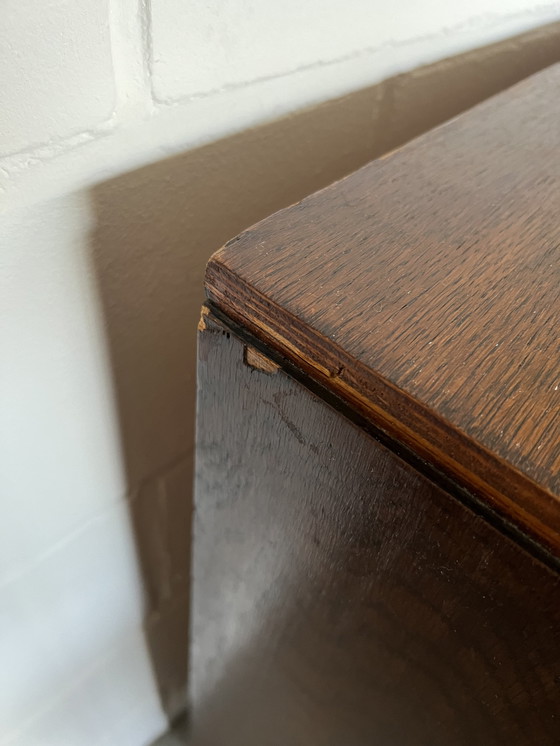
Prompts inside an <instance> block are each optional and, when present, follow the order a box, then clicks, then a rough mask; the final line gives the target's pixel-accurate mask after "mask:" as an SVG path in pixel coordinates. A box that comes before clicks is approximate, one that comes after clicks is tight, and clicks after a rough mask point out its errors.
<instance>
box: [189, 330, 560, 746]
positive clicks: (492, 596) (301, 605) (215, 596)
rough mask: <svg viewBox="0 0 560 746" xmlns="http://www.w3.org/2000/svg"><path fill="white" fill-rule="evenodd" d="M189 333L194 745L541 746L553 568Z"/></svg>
mask: <svg viewBox="0 0 560 746" xmlns="http://www.w3.org/2000/svg"><path fill="white" fill-rule="evenodd" d="M200 329H201V331H200V337H199V368H198V374H199V389H198V392H199V393H198V397H199V398H198V426H197V428H198V429H197V458H196V464H197V468H196V472H197V479H196V485H197V487H196V510H195V522H194V560H193V610H194V615H193V634H192V658H191V659H192V689H191V701H192V705H193V706H192V725H193V732H192V744H193V746H280V745H281V746H300V745H301V746H505V745H506V744H507V745H508V746H511V745H515V746H537V745H538V746H557V744H558V743H560V707H559V705H560V645H559V634H560V632H559V630H560V605H559V604H558V589H559V577H558V573H557V572H555V571H554V569H551V568H549V567H547V566H546V565H544V564H543V563H541V562H540V561H538V560H537V559H535V558H534V557H532V556H531V555H530V554H529V553H528V552H527V551H525V550H524V549H522V548H521V547H520V546H519V545H518V544H517V543H516V542H515V541H512V540H511V539H509V538H507V537H506V536H504V535H503V534H502V533H501V532H500V531H499V530H497V529H496V528H495V527H494V526H492V525H490V523H489V522H488V521H486V520H485V519H483V518H482V517H480V516H479V515H476V514H475V513H474V512H472V511H471V510H470V509H469V508H468V507H466V506H465V505H463V504H462V503H461V502H459V500H457V499H455V498H454V497H452V496H450V495H449V494H448V493H447V492H445V491H444V490H442V489H441V488H439V487H438V486H436V485H434V484H433V483H432V482H431V481H430V480H428V479H427V478H426V477H424V476H423V475H422V474H420V473H419V472H417V471H416V470H415V469H413V468H411V467H410V466H409V465H408V464H406V463H404V462H403V461H401V460H400V459H399V458H398V457H397V456H395V454H394V453H392V452H391V451H389V450H388V449H386V448H384V447H383V446H382V445H380V444H379V443H378V442H376V441H375V440H374V439H373V438H372V437H370V436H369V435H368V434H366V433H365V432H364V431H363V430H361V429H360V428H358V427H356V426H355V425H353V424H352V423H351V422H350V421H349V420H348V419H346V418H345V417H344V416H342V415H341V414H340V412H338V411H336V410H335V409H333V408H331V407H330V406H329V405H327V404H326V403H325V402H324V401H323V400H322V399H320V398H318V397H317V396H315V395H313V394H312V393H310V392H309V391H308V390H307V389H306V388H305V387H304V386H303V385H301V384H300V383H298V382H297V381H295V380H294V379H293V378H292V377H290V376H289V375H286V373H285V372H284V371H283V370H282V369H279V368H278V366H276V365H274V364H273V363H271V362H270V361H267V360H266V358H265V357H263V356H262V355H261V354H260V353H256V354H255V353H254V352H253V351H251V349H250V348H247V347H245V346H244V344H243V343H242V342H241V341H240V340H239V339H238V338H237V337H236V336H235V335H234V334H231V333H230V331H229V329H227V328H226V327H223V326H221V325H220V324H219V323H218V322H216V320H215V318H213V317H212V315H210V316H208V315H206V316H204V317H203V320H202V323H201V326H200ZM189 743H191V741H189Z"/></svg>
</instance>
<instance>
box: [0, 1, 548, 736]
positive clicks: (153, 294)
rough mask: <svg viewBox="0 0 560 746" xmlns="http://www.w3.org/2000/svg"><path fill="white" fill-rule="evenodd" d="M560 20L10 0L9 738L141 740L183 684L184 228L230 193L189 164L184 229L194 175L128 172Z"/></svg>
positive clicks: (1, 586) (504, 11)
mask: <svg viewBox="0 0 560 746" xmlns="http://www.w3.org/2000/svg"><path fill="white" fill-rule="evenodd" d="M558 17H560V5H559V4H558V3H550V2H549V3H541V4H535V3H534V2H527V0H472V1H471V2H470V3H453V2H449V1H448V0H427V1H426V2H423V3H419V2H417V0H397V1H396V2H393V3H387V2H385V1H382V0H321V1H319V0H286V2H283V3H278V2H272V1H271V0H259V1H258V2H257V0H212V1H211V2H204V3H195V2H185V0H151V2H150V1H149V0H95V2H91V1H90V0H4V3H3V5H2V24H0V91H1V106H0V154H1V155H2V157H1V158H0V204H1V217H0V283H1V288H0V350H1V353H0V411H1V413H2V416H1V419H0V459H1V461H0V511H1V513H0V515H1V520H0V661H1V665H0V744H1V746H51V745H52V746H102V745H104V744H106V745H107V746H116V744H119V746H141V745H142V744H147V743H149V742H150V741H151V740H152V739H153V738H154V737H156V736H157V735H158V734H159V733H160V732H161V731H162V730H164V729H165V727H166V717H165V715H164V712H163V709H162V705H161V703H160V696H161V688H162V686H163V689H164V690H165V700H166V702H167V709H168V711H170V712H171V713H173V712H177V711H179V710H180V709H181V707H182V706H183V705H184V692H183V690H182V689H181V686H180V684H181V682H182V678H181V667H182V666H183V665H184V660H183V656H185V655H186V651H184V650H182V649H180V645H181V644H183V642H184V627H185V624H186V621H185V619H186V608H187V606H186V604H187V594H188V586H187V578H186V577H185V574H186V570H185V568H186V566H187V557H186V556H185V554H184V548H185V546H186V543H185V541H184V536H183V534H182V533H181V532H183V533H184V532H186V531H187V525H188V514H187V513H188V511H187V510H186V509H185V512H184V515H182V520H180V521H178V520H177V508H178V506H179V509H180V506H181V504H182V503H183V502H185V503H186V502H187V497H188V494H189V489H190V484H189V480H190V470H189V463H190V453H191V449H192V436H191V429H192V401H191V399H192V397H190V399H189V397H187V396H186V395H185V394H184V392H186V391H191V390H192V387H193V365H192V358H193V355H194V349H193V347H192V343H191V341H190V340H191V339H192V330H191V329H190V326H189V330H188V331H187V329H186V327H185V325H186V324H189V325H192V317H193V310H192V309H193V308H195V307H196V306H197V305H198V304H199V302H200V298H201V295H202V293H201V266H200V264H201V262H200V257H198V258H196V260H195V258H192V259H191V257H190V256H189V253H188V243H187V240H186V237H187V235H188V232H189V226H190V223H189V217H190V216H191V215H192V214H193V213H194V212H196V210H197V209H198V208H197V206H196V205H197V204H199V205H200V204H203V203H204V204H207V203H208V201H209V200H212V199H214V195H213V194H204V193H203V191H202V192H200V193H199V192H198V191H197V189H196V185H190V186H189V187H188V189H187V192H188V193H192V194H193V195H194V196H193V199H192V204H189V203H184V204H183V203H181V204H180V206H179V207H178V208H177V209H178V213H180V214H178V217H177V220H176V222H175V226H174V232H173V234H171V233H170V229H169V226H168V223H167V221H165V220H163V219H162V218H161V215H162V214H165V209H164V205H166V204H168V203H169V200H172V199H173V195H174V188H175V185H174V184H173V183H168V182H169V179H167V180H166V178H163V179H160V186H161V185H163V186H161V188H158V189H154V190H153V193H152V191H151V187H150V177H149V174H148V173H147V172H146V175H145V176H144V175H143V174H144V172H143V171H141V172H139V176H138V177H135V179H134V180H133V181H132V182H130V183H131V184H132V186H130V185H128V186H127V185H126V184H127V183H128V182H126V183H125V182H121V180H120V179H119V178H118V177H120V175H121V174H124V173H125V172H128V171H131V170H132V169H138V168H140V167H141V166H144V165H146V164H152V163H155V162H157V161H159V160H161V159H163V158H166V157H169V156H172V155H174V154H177V153H181V152H183V151H185V150H187V149H190V148H194V147H195V146H199V145H201V144H203V143H205V142H209V141H211V140H215V139H217V138H220V137H222V136H224V135H227V134H230V133H232V132H236V131H239V130H242V129H244V128H246V127H248V126H251V125H255V124H258V123H261V122H264V121H266V120H270V119H274V118H276V117H278V116H279V115H282V114H285V113H287V112H290V111H293V110H295V109H298V108H300V107H302V106H304V105H309V104H312V103H316V102H320V101H322V100H326V99H328V98H332V97H334V96H337V95H340V94H342V93H345V92H349V91H353V90H357V89H359V88H361V87H363V86H367V85H371V84H373V83H375V82H378V81H380V80H383V79H385V78H387V77H389V76H391V75H394V74H396V73H397V72H400V71H403V70H409V69H412V68H414V67H416V66H418V65H420V64H423V63H427V62H431V61H434V60H437V59H441V58H443V57H445V56H449V55H452V54H456V53H459V52H461V51H464V50H466V49H469V48H473V47H476V46H480V45H483V44H486V43H489V42H491V41H494V40H497V39H501V38H505V37H507V36H510V35H513V34H515V33H518V32H521V31H523V30H525V29H529V28H532V27H535V26H538V25H541V24H544V23H546V22H549V21H552V20H556V19H557V18H558ZM201 157H203V156H201ZM203 167H204V168H206V169H207V170H210V171H211V170H212V169H219V167H220V164H219V163H218V164H216V163H212V162H209V163H207V164H203ZM259 167H260V166H259ZM248 177H249V178H250V174H249V175H248ZM180 178H181V179H182V180H183V186H185V185H187V186H188V180H189V173H181V176H180ZM217 178H219V174H218V176H217ZM185 188H186V187H185ZM124 190H127V196H126V199H124V198H123V191H124ZM189 190H190V191H189ZM140 195H141V197H140ZM146 195H148V199H147V198H146ZM197 200H198V201H199V202H198V203H197ZM123 205H124V206H125V207H123ZM220 209H222V207H221V206H220V204H216V211H217V214H219V211H220ZM224 209H225V208H224ZM227 209H231V210H234V209H235V206H234V205H230V206H227ZM124 213H126V214H124ZM199 238H200V240H201V241H203V240H204V235H201V236H200V237H199ZM139 247H140V248H139ZM215 248H217V246H213V245H209V246H208V252H210V251H211V250H213V249H215ZM191 262H192V263H191ZM195 264H196V266H195ZM162 381H164V385H162V383H161V382H162ZM187 399H189V401H187ZM131 516H132V518H131ZM138 534H141V535H142V542H143V548H142V552H141V555H142V556H141V557H140V556H139V552H138V546H137V545H138V539H137V538H135V536H137V535H138ZM154 641H155V642H154ZM154 644H155V645H157V646H158V650H160V652H161V658H162V659H163V660H165V661H167V662H168V664H167V667H164V668H163V669H162V670H159V671H155V670H154V661H153V646H154ZM174 645H175V647H174ZM178 646H179V649H177V647H178Z"/></svg>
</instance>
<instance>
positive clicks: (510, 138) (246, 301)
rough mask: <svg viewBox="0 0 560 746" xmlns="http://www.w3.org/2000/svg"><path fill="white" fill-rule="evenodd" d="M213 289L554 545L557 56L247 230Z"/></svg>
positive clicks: (395, 432) (350, 399)
mask: <svg viewBox="0 0 560 746" xmlns="http://www.w3.org/2000/svg"><path fill="white" fill-rule="evenodd" d="M206 290H207V294H208V297H209V299H210V301H211V302H212V303H213V304H214V305H215V306H217V307H218V308H219V309H221V310H222V311H223V312H224V313H225V314H226V315H228V316H229V317H231V318H232V319H233V320H234V321H236V322H237V323H239V324H241V325H242V326H244V327H245V328H247V330H248V331H250V332H251V333H252V334H254V335H255V336H257V337H258V338H260V339H261V340H262V341H263V342H264V343H265V344H266V345H268V346H269V347H271V348H273V349H275V350H276V351H278V352H279V353H281V354H282V355H284V356H286V357H287V358H289V359H290V360H291V361H292V362H294V363H295V364H296V365H298V366H299V367H301V368H302V369H304V370H305V371H306V372H307V373H308V374H310V375H311V376H313V377H314V378H315V379H317V380H319V381H320V382H322V383H324V384H325V385H327V386H329V388H330V389H332V390H333V391H334V392H335V393H336V394H337V395H339V396H340V397H342V398H343V399H344V400H345V401H346V402H347V403H348V404H349V405H350V406H351V407H353V408H355V409H357V410H359V411H360V413H361V414H362V415H365V416H367V417H368V419H370V420H371V421H372V422H373V423H374V424H375V425H376V426H378V427H380V428H382V429H383V430H385V431H386V432H388V433H389V434H390V435H391V436H393V437H395V438H397V439H398V440H400V441H402V442H404V443H405V444H406V445H407V446H408V447H410V448H412V449H414V451H415V452H416V453H417V454H418V455H420V456H421V457H422V458H424V459H426V460H428V461H430V462H431V463H432V464H435V465H436V466H437V467H438V468H440V469H441V470H443V471H444V472H446V473H447V474H450V475H451V476H452V477H453V478H455V479H456V480H457V481H458V482H459V483H460V484H462V485H463V486H465V487H467V488H468V489H469V490H470V491H472V492H474V493H475V494H476V495H478V496H479V497H481V498H482V499H484V500H486V501H488V502H489V503H490V504H492V506H493V507H494V508H497V509H498V510H499V511H501V512H502V514H504V515H505V516H506V517H507V518H509V519H511V520H513V521H514V522H515V523H516V524H517V525H520V526H521V527H522V528H523V529H524V530H526V531H528V532H529V533H530V534H531V535H533V537H536V538H538V539H540V540H541V541H542V542H543V543H544V544H545V545H547V546H548V547H549V548H551V549H553V550H554V551H555V552H556V553H558V551H560V498H559V495H560V66H554V67H552V68H549V69H547V70H545V71H544V72H542V73H539V74H538V75H535V76H533V77H532V78H529V79H528V80H526V81H524V82H523V83H521V84H518V85H516V86H514V87H513V88H511V89H509V90H507V91H505V92H503V93H501V94H500V95H498V96H496V97H494V98H492V99H490V100H488V101H486V102H484V103H483V104H481V105H479V106H477V107H475V108H474V109H472V110H471V111H469V112H467V113H465V114H463V115H462V116H460V117H458V118H456V119H454V120H452V121H451V122H449V123H447V124H445V125H443V126H441V127H439V128H437V129H435V130H432V131H431V132H429V133H427V134H426V135H424V136H422V137H420V138H418V139H417V140H415V141H413V142H411V143H409V144H408V145H406V146H405V147H403V148H402V149H400V150H398V151H395V152H393V153H391V154H389V155H388V156H385V157H384V158H382V159H380V160H377V161H373V162H372V163H370V164H369V165H367V166H365V167H364V168H362V169H361V170H360V171H358V172H356V173H354V174H352V175H351V176H349V177H347V178H345V179H343V180H342V181H339V182H337V183H336V184H333V185H332V186H330V187H328V188H327V189H324V190H322V191H320V192H317V193H316V194H313V195H311V196H310V197H308V198H306V199H305V200H303V201H302V202H301V203H299V204H296V205H293V206H292V207H289V208H287V209H285V210H282V211H281V212H279V213H277V214H275V215H273V216H271V217H270V218H268V219H266V220H264V221H262V222H261V223H259V224H257V225H256V226H254V227H252V228H250V229H249V230H247V231H246V232H244V233H242V234H241V235H240V236H239V237H238V238H237V239H234V240H233V241H230V242H229V243H228V244H227V245H226V246H225V247H224V248H223V249H221V250H220V251H218V252H217V253H216V254H215V255H214V256H213V257H212V259H211V260H210V262H209V265H208V269H207V277H206Z"/></svg>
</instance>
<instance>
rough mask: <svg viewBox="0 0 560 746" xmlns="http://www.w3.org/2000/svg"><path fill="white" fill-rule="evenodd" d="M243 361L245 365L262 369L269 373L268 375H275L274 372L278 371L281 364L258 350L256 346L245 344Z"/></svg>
mask: <svg viewBox="0 0 560 746" xmlns="http://www.w3.org/2000/svg"><path fill="white" fill-rule="evenodd" d="M243 361H244V363H245V365H248V366H249V367H250V368H254V369H255V370H260V371H262V372H263V373H268V375H274V373H277V372H278V370H279V368H280V366H279V365H277V364H276V363H274V362H273V361H272V360H270V359H269V358H267V357H266V356H265V355H263V354H262V353H261V352H259V351H258V350H255V348H254V347H249V346H245V349H244V351H243Z"/></svg>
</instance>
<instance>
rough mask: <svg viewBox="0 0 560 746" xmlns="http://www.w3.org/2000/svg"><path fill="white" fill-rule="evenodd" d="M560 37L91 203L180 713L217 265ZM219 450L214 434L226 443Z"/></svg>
mask: <svg viewBox="0 0 560 746" xmlns="http://www.w3.org/2000/svg"><path fill="white" fill-rule="evenodd" d="M559 40H560V24H553V25H550V26H547V27H544V28H541V29H538V30H536V31H532V32H530V33H527V34H524V35H522V36H520V37H516V38H514V39H510V40H508V41H506V42H503V43H499V44H494V45H492V46H489V47H485V48H483V49H480V50H476V51H473V52H469V53H467V54H464V55H461V56H459V57H456V58H452V59H448V60H444V61H442V62H438V63H436V64H433V65H430V66H427V67H424V68H421V69H418V70H415V71H413V72H411V73H406V74H403V75H399V76H397V77H395V78H393V79H391V80H388V81H385V82H383V83H381V84H379V85H376V86H373V87H371V88H367V89H365V90H361V91H358V92H356V93H353V94H351V95H348V96H345V97H343V98H340V99H337V100H334V101H330V102H328V103H325V104H323V105H320V106H317V107H315V108H313V109H309V110H306V111H302V112H299V113H297V114H294V115H291V116H288V117H286V118H284V119H281V120H279V121H276V122H273V123H271V124H267V125H264V126H262V127H258V128H255V129H251V130H248V131H245V132H243V133H241V134H238V135H235V136H232V137H229V138H227V139H224V140H220V141H219V142H216V143H213V144H210V145H207V146H205V147H202V148H199V149H197V150H193V151H190V152H187V153H184V154H182V155H179V156H176V157H173V158H170V159H168V160H165V161H161V162H158V163H156V164H154V165H152V166H147V167H145V168H142V169H139V170H137V171H134V172H132V173H128V174H126V175H123V176H120V177H118V178H116V179H113V180H111V181H108V182H106V183H103V184H100V185H98V186H97V187H96V188H95V189H94V190H93V205H94V209H95V211H96V222H97V227H96V229H95V231H94V233H93V236H92V252H93V260H94V267H95V271H96V273H97V281H98V285H99V293H100V297H101V301H102V307H103V311H104V314H105V323H106V330H107V335H108V344H109V349H110V355H111V361H112V370H113V376H114V385H115V391H116V396H117V403H118V409H119V417H120V427H121V437H122V447H123V453H124V456H125V459H126V469H127V476H128V485H129V491H130V511H131V516H132V523H133V527H134V532H135V537H136V542H137V549H138V555H139V560H140V565H141V569H142V573H143V577H144V582H145V588H146V596H147V607H148V613H147V617H146V638H147V641H148V645H149V649H150V654H151V656H152V663H153V669H154V675H155V677H156V679H157V683H158V687H159V691H160V694H161V700H162V705H163V707H164V709H165V710H166V712H167V713H168V715H169V717H170V718H173V717H175V716H176V715H177V714H179V713H180V711H181V710H182V709H183V708H184V706H185V702H186V699H185V691H186V682H187V669H188V662H187V649H188V596H189V554H190V539H189V537H190V513H191V481H192V453H193V423H194V401H195V370H196V365H195V362H196V354H195V349H196V347H195V345H196V340H195V335H196V326H197V321H198V316H199V311H200V305H201V302H202V301H203V276H204V267H205V263H206V261H207V260H208V258H209V256H210V254H211V253H212V252H213V251H214V250H215V249H217V248H219V247H220V246H221V245H222V244H224V243H225V242H226V241H227V240H228V239H230V238H231V237H232V236H234V235H235V234H237V233H239V232H240V231H241V230H242V229H244V228H246V227H248V226H249V225H251V224H252V223H254V222H256V221H258V220H260V219H261V218H264V217H265V216H267V215H268V214H270V213H272V212H274V211H275V210H278V209H279V208H281V207H284V206H286V205H288V204H290V203H292V202H294V201H297V200H299V199H300V198H302V197H304V196H305V195H306V194H309V193H310V192H312V191H314V190H316V189H319V188H320V187H323V186H326V185H327V184H329V183H330V182H332V181H334V180H335V179H338V178H340V177H341V176H343V175H345V174H347V173H349V172H351V171H353V170H355V169H356V168H358V167H360V166H362V165H363V164H365V163H366V162H368V161H369V160H371V159H372V158H375V157H377V156H379V155H381V154H382V153H384V152H387V151H389V150H391V149H393V148H395V147H397V146H399V145H401V144H403V143H405V142H406V141H407V140H410V139H411V138H413V137H415V136H416V135H419V134H420V133H422V132H424V131H425V130H427V129H429V128H431V127H433V126H435V125H437V124H438V123H440V122H443V121H444V120H446V119H449V118H450V117H452V116H454V115H456V114H458V113H460V112H461V111H464V110H465V109H467V108H469V107H470V106H472V105H474V104H476V103H477V102H478V101H481V100H482V99H484V98H486V97H488V96H490V95H492V94H493V93H496V92H497V91H500V90H502V89H503V88H506V87H507V86H509V85H511V84H513V83H515V82H517V81H518V80H521V79H522V78H524V77H526V76H527V75H529V74H531V73H533V72H536V71H537V70H539V69H541V68H543V67H546V66H548V65H550V64H552V63H554V62H556V61H557V60H559V59H560V43H559ZM217 437H219V434H217Z"/></svg>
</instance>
